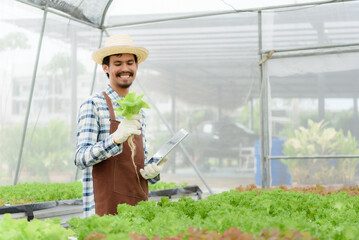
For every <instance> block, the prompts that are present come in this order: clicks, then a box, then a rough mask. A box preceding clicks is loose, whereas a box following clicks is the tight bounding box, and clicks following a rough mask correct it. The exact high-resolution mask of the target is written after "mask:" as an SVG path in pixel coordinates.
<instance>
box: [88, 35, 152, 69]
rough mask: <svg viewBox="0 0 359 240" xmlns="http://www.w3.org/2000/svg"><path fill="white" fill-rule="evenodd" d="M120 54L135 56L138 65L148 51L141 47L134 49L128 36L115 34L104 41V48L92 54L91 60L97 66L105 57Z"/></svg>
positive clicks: (144, 58)
mask: <svg viewBox="0 0 359 240" xmlns="http://www.w3.org/2000/svg"><path fill="white" fill-rule="evenodd" d="M120 53H132V54H135V55H136V56H137V62H138V63H141V62H143V61H145V60H146V58H147V56H148V50H147V49H146V48H143V47H136V46H135V45H134V44H133V41H132V38H131V37H130V36H129V35H127V34H116V35H113V36H111V37H108V38H107V39H106V42H105V46H104V47H103V48H101V49H99V50H97V51H95V52H94V53H93V54H92V59H93V60H94V61H95V62H97V63H98V64H102V60H103V59H104V58H105V57H107V56H111V55H114V54H120Z"/></svg>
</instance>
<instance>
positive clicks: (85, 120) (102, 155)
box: [75, 100, 122, 169]
mask: <svg viewBox="0 0 359 240" xmlns="http://www.w3.org/2000/svg"><path fill="white" fill-rule="evenodd" d="M99 121H100V120H99V113H98V109H97V107H96V104H95V103H94V101H93V100H88V101H86V102H84V103H83V104H82V105H81V107H80V111H79V117H78V123H77V127H78V130H77V147H76V155H75V165H76V166H77V167H79V168H80V169H85V168H87V167H90V166H93V165H94V164H96V163H98V162H101V161H103V160H105V159H107V158H109V157H111V156H114V155H117V154H119V153H121V152H122V145H117V144H115V143H114V141H113V139H112V137H111V135H110V136H108V137H106V138H104V139H103V140H101V141H98V135H99V131H100V128H99V125H100V124H99Z"/></svg>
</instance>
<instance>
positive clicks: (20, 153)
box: [14, 0, 49, 185]
mask: <svg viewBox="0 0 359 240" xmlns="http://www.w3.org/2000/svg"><path fill="white" fill-rule="evenodd" d="M48 2H49V1H48V0H47V1H46V5H45V8H44V16H43V18H42V26H41V32H40V39H39V43H38V46H37V54H36V60H35V66H34V71H33V74H32V81H31V87H30V93H29V100H28V105H27V109H26V115H25V122H24V128H23V130H22V137H21V143H20V149H19V155H18V160H17V166H16V172H15V177H14V185H16V184H17V182H18V179H19V170H20V166H21V157H22V152H23V149H24V143H25V138H26V130H27V124H28V122H29V116H30V109H31V101H32V96H33V94H34V88H35V81H36V74H37V68H38V65H39V58H40V53H41V46H42V39H43V37H44V32H45V25H46V17H47V7H48V4H49V3H48Z"/></svg>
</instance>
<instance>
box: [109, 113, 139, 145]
mask: <svg viewBox="0 0 359 240" xmlns="http://www.w3.org/2000/svg"><path fill="white" fill-rule="evenodd" d="M139 120H141V115H139V114H136V115H133V116H132V119H131V120H128V119H126V118H124V119H122V120H121V123H120V124H119V125H118V127H117V130H116V131H115V132H114V133H113V141H114V142H115V143H116V144H121V143H123V142H125V141H126V140H127V138H128V137H129V136H131V135H134V134H136V135H140V134H141V130H140V128H141V124H140V122H139Z"/></svg>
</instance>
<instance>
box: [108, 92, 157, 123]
mask: <svg viewBox="0 0 359 240" xmlns="http://www.w3.org/2000/svg"><path fill="white" fill-rule="evenodd" d="M143 96H144V95H143V94H142V95H139V96H137V97H136V93H135V92H131V93H129V94H127V95H126V97H124V98H122V99H119V100H117V102H118V104H119V105H120V107H116V108H114V109H115V113H116V116H118V117H125V118H127V119H129V120H131V119H132V116H133V115H134V114H139V113H140V110H141V109H142V108H150V106H149V105H148V104H147V103H146V102H145V101H143V100H142V98H143Z"/></svg>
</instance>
